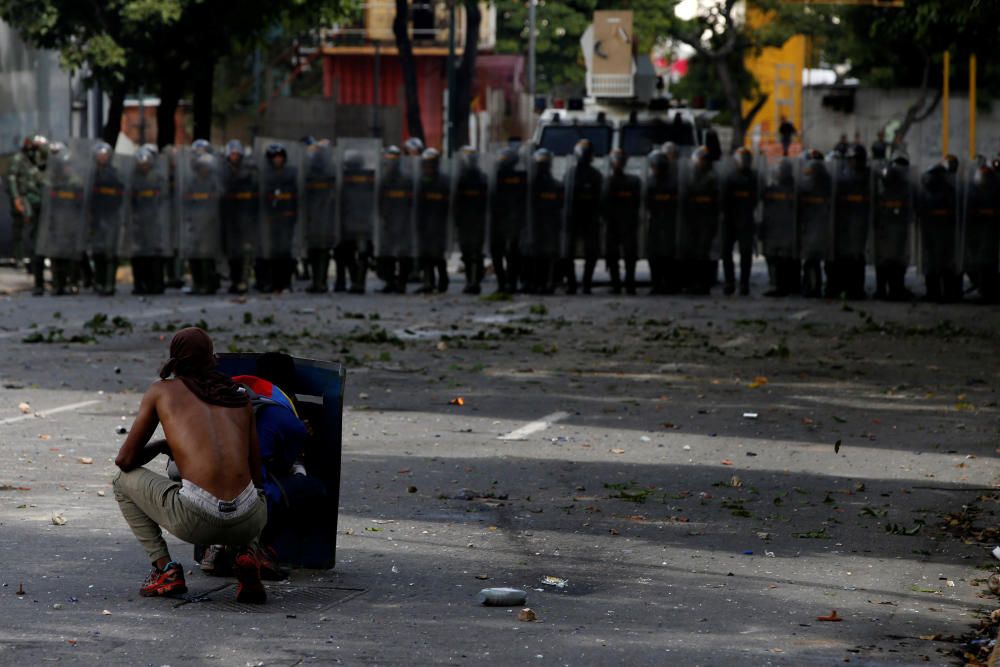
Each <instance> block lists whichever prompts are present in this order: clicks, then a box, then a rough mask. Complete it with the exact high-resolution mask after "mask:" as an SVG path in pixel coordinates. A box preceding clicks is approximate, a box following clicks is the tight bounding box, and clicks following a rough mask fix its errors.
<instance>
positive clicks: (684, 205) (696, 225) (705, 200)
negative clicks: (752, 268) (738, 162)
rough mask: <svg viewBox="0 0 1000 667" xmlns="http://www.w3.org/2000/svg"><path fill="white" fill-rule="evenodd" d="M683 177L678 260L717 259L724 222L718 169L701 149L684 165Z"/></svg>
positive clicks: (685, 161)
mask: <svg viewBox="0 0 1000 667" xmlns="http://www.w3.org/2000/svg"><path fill="white" fill-rule="evenodd" d="M680 176H681V181H680V203H681V206H680V216H679V218H678V221H677V258H678V259H680V260H682V261H685V262H706V261H711V260H713V259H717V258H718V248H719V244H718V239H719V224H720V220H721V205H720V199H719V195H720V186H721V183H720V179H719V173H718V169H717V167H716V165H715V164H714V163H713V162H712V161H711V160H709V159H707V157H705V156H704V154H703V152H702V151H701V150H697V151H695V154H694V155H693V156H692V157H691V158H689V159H685V160H683V161H682V162H681V172H680Z"/></svg>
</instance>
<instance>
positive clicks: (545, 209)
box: [520, 157, 568, 259]
mask: <svg viewBox="0 0 1000 667" xmlns="http://www.w3.org/2000/svg"><path fill="white" fill-rule="evenodd" d="M565 196H566V191H565V184H564V182H563V181H562V180H561V179H560V178H557V177H556V176H555V175H554V174H553V163H552V159H551V157H550V159H549V161H548V162H547V163H546V162H539V160H538V159H534V158H533V159H532V161H531V163H530V164H529V171H528V197H527V199H528V211H527V212H528V215H527V220H526V222H525V225H524V228H523V229H522V230H521V243H520V247H521V255H522V256H525V257H531V258H535V259H546V258H549V259H554V258H555V257H557V256H558V255H559V251H560V246H561V245H568V241H567V240H566V239H565V237H564V234H565V232H564V230H565V224H564V222H563V218H564V211H563V206H564V199H565Z"/></svg>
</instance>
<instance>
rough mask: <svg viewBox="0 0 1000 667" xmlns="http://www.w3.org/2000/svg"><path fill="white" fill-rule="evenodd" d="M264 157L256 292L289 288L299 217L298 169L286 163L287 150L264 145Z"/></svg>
mask: <svg viewBox="0 0 1000 667" xmlns="http://www.w3.org/2000/svg"><path fill="white" fill-rule="evenodd" d="M264 158H265V160H266V162H265V164H264V166H263V167H262V169H261V175H260V184H261V190H262V195H263V198H262V200H261V212H260V221H261V234H260V247H259V252H258V259H257V263H256V267H257V271H256V273H257V289H258V290H259V291H261V292H281V291H285V290H290V289H291V288H292V276H293V274H294V273H295V257H294V256H293V254H292V252H293V241H294V238H295V232H296V229H295V228H296V226H297V224H298V215H299V185H298V169H297V168H296V167H295V166H293V165H290V164H288V151H287V150H286V149H285V146H284V145H283V144H281V143H272V144H270V145H268V147H267V149H266V151H265V153H264Z"/></svg>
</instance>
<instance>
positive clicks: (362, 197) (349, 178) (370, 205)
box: [337, 138, 382, 244]
mask: <svg viewBox="0 0 1000 667" xmlns="http://www.w3.org/2000/svg"><path fill="white" fill-rule="evenodd" d="M381 151H382V142H381V140H380V139H362V138H344V139H339V140H338V141H337V168H338V170H339V171H338V174H339V175H338V178H337V181H338V184H339V187H340V196H339V203H340V207H339V208H340V213H339V216H338V230H339V231H338V236H337V239H338V241H354V242H357V243H358V244H366V243H370V242H371V241H373V240H374V239H375V237H376V233H375V228H376V208H377V207H376V203H377V194H378V168H379V162H380V155H381Z"/></svg>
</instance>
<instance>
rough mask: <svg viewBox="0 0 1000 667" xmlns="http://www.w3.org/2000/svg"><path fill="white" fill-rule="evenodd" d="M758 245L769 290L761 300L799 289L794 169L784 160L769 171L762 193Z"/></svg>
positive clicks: (799, 268) (800, 263)
mask: <svg viewBox="0 0 1000 667" xmlns="http://www.w3.org/2000/svg"><path fill="white" fill-rule="evenodd" d="M762 200H763V213H762V215H761V241H762V243H763V247H764V256H765V257H766V258H767V263H768V267H769V268H770V271H771V280H772V281H773V287H772V288H771V289H770V290H768V291H767V292H765V293H764V296H769V297H783V296H788V295H790V294H797V293H799V291H800V290H801V288H802V262H801V261H800V260H799V242H798V229H797V226H796V220H795V166H794V165H793V164H792V160H791V159H790V158H787V157H782V158H780V159H779V161H778V164H777V165H776V166H775V167H772V168H769V169H768V173H767V179H766V181H765V183H764V190H763V193H762Z"/></svg>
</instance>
